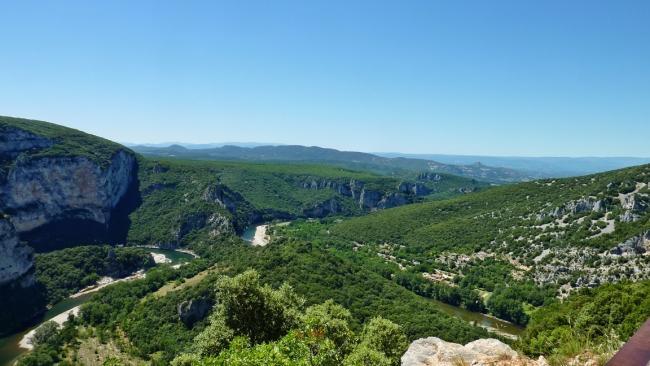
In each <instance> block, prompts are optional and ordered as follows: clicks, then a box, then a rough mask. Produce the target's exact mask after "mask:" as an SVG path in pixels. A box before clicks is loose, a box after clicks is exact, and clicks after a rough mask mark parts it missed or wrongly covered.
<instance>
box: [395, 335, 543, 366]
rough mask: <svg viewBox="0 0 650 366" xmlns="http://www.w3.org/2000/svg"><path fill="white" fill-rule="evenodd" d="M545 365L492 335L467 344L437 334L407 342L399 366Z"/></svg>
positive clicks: (540, 359)
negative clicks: (449, 340) (448, 339)
mask: <svg viewBox="0 0 650 366" xmlns="http://www.w3.org/2000/svg"><path fill="white" fill-rule="evenodd" d="M457 365H468V366H469V365H472V366H492V365H508V366H548V363H547V362H546V360H545V359H544V358H543V357H540V358H539V359H538V360H532V359H530V358H527V357H524V356H520V355H519V354H518V353H517V352H515V351H514V350H513V349H512V348H510V346H508V345H507V344H505V343H503V342H501V341H499V340H496V339H492V338H488V339H479V340H476V341H474V342H470V343H468V344H466V345H464V346H463V345H460V344H457V343H450V342H445V341H443V340H442V339H440V338H437V337H429V338H421V339H418V340H416V341H414V342H413V343H411V345H410V346H409V348H408V350H407V351H406V353H405V354H404V355H403V356H402V366H457Z"/></svg>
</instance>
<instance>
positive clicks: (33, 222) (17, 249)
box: [0, 117, 137, 333]
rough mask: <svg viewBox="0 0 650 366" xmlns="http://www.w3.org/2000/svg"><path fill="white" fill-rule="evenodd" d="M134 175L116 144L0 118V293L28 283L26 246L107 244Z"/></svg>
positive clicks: (128, 155) (127, 155) (131, 160)
mask: <svg viewBox="0 0 650 366" xmlns="http://www.w3.org/2000/svg"><path fill="white" fill-rule="evenodd" d="M35 131H36V132H35ZM62 136H63V137H62ZM68 137H70V138H69V139H68ZM69 141H72V143H70V142H69ZM89 151H90V152H89ZM136 174H137V163H136V158H135V156H134V154H133V153H132V152H130V151H129V150H127V149H125V148H123V147H121V146H119V145H117V144H113V143H110V142H108V141H106V140H102V139H100V138H97V137H94V136H91V135H87V134H84V133H82V132H80V131H76V130H71V129H67V128H64V127H60V126H56V125H52V124H49V123H46V122H39V121H28V120H21V119H13V118H8V117H0V291H1V292H2V294H0V297H4V298H5V300H6V299H7V298H9V297H16V296H14V295H15V293H16V292H17V291H22V290H21V289H27V288H29V287H32V285H34V278H33V271H32V267H33V259H32V251H33V250H32V249H36V250H41V249H44V248H45V247H44V245H45V244H48V245H52V243H61V244H63V245H66V246H69V245H74V244H76V243H91V242H98V241H101V242H109V241H110V239H111V235H112V233H113V232H115V230H112V229H113V228H114V227H115V226H116V225H118V223H121V221H120V219H119V218H118V216H120V215H122V216H126V212H123V211H124V210H123V206H124V205H125V203H124V202H125V200H126V199H127V195H128V194H129V192H134V191H135V192H137V184H136V183H137V176H136ZM109 233H111V234H109ZM6 292H9V293H6ZM10 315H11V314H10ZM33 315H34V314H31V316H33ZM25 316H29V314H28V315H25ZM16 317H20V315H17V314H16ZM2 331H3V329H0V333H1V332H2Z"/></svg>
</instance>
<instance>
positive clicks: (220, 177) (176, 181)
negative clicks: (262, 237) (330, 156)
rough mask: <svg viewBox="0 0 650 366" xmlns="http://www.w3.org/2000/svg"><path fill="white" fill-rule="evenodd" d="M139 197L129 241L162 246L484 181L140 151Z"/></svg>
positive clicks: (448, 193) (354, 211)
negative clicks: (155, 156) (163, 156)
mask: <svg viewBox="0 0 650 366" xmlns="http://www.w3.org/2000/svg"><path fill="white" fill-rule="evenodd" d="M139 165H140V171H139V180H140V196H141V201H142V202H141V204H140V205H139V207H138V208H137V210H135V212H134V213H133V214H131V216H130V220H131V229H130V231H129V235H128V242H129V243H132V244H147V245H149V244H155V245H166V246H170V245H171V246H177V245H187V244H188V243H190V242H192V241H193V240H198V238H199V237H200V238H201V239H203V240H205V239H206V238H214V237H217V236H219V235H222V234H234V233H241V232H242V231H243V229H244V228H245V227H246V226H248V225H250V224H252V223H258V222H266V221H272V220H289V219H294V218H299V217H325V216H331V215H339V216H354V215H360V214H364V213H367V212H370V211H375V210H379V209H384V208H389V207H395V206H400V205H404V204H407V203H413V202H421V201H425V200H436V199H442V198H447V197H453V196H457V195H462V194H466V193H470V192H473V191H476V190H480V189H483V188H486V187H487V185H486V184H485V183H481V182H477V181H474V180H471V179H466V178H460V177H456V176H452V175H446V174H421V175H416V176H413V179H412V180H404V179H398V178H392V177H385V176H379V175H376V174H373V173H364V172H357V171H352V170H348V169H344V168H338V167H331V166H319V165H298V164H271V163H265V164H254V163H236V162H208V161H184V160H149V159H144V158H142V159H140V164H139Z"/></svg>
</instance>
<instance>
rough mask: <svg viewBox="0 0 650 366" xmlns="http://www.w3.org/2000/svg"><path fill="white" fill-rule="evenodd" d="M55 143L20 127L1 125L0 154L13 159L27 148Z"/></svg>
mask: <svg viewBox="0 0 650 366" xmlns="http://www.w3.org/2000/svg"><path fill="white" fill-rule="evenodd" d="M52 145H53V143H52V141H50V140H49V139H46V138H45V137H41V136H38V135H35V134H33V133H31V132H27V131H24V130H21V129H18V128H12V127H2V126H0V156H2V157H6V158H9V159H13V158H15V157H16V156H18V154H20V153H21V152H23V151H26V150H32V149H44V148H46V147H50V146H52Z"/></svg>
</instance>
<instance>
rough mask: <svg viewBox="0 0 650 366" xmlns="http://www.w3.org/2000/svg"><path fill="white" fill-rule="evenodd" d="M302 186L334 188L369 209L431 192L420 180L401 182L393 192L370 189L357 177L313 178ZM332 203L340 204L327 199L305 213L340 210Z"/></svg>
mask: <svg viewBox="0 0 650 366" xmlns="http://www.w3.org/2000/svg"><path fill="white" fill-rule="evenodd" d="M426 174H428V173H426ZM435 176H437V177H438V178H440V176H439V175H437V174H434V175H433V176H431V178H432V179H435ZM300 186H301V187H302V188H304V189H314V190H317V189H331V190H334V191H336V193H338V194H340V195H342V196H345V197H351V198H352V199H353V200H355V201H356V202H357V204H358V207H359V208H361V209H364V210H369V211H373V210H377V209H384V208H391V207H397V206H401V205H405V204H407V203H411V202H413V201H414V198H415V197H420V196H425V195H427V194H429V193H431V189H430V188H428V187H427V186H426V185H424V184H423V183H419V182H416V183H412V182H401V183H400V184H398V185H397V186H396V187H395V191H393V192H390V191H389V192H384V191H379V190H375V189H369V188H368V187H367V186H366V184H365V183H364V182H361V181H358V180H355V179H351V180H350V181H348V182H340V181H335V180H327V179H322V180H316V179H311V180H308V181H304V182H302V183H301V184H300ZM332 205H338V203H334V202H332V200H328V201H325V202H323V203H322V204H319V205H316V206H315V207H313V208H309V209H306V210H305V215H306V216H311V217H323V216H326V215H328V214H330V213H337V212H340V211H339V208H340V206H336V207H333V206H332ZM312 213H313V215H312Z"/></svg>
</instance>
